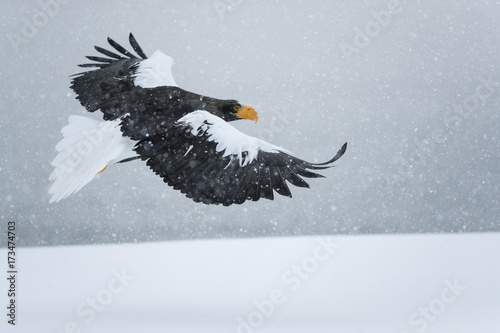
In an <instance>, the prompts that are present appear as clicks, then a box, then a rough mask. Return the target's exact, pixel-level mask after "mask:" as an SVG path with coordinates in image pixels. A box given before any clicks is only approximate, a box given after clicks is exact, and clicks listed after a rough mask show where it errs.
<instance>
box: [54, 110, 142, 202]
mask: <svg viewBox="0 0 500 333" xmlns="http://www.w3.org/2000/svg"><path fill="white" fill-rule="evenodd" d="M68 121H69V124H68V125H66V126H65V127H64V128H63V129H62V130H61V132H62V134H63V139H62V140H61V141H60V142H59V143H58V144H57V145H56V150H57V151H58V152H59V153H58V154H57V156H56V158H54V160H53V161H52V163H51V165H52V166H54V167H55V169H54V171H53V172H52V174H51V175H50V177H49V180H53V181H54V184H52V186H51V187H50V189H49V194H52V197H51V199H50V202H57V201H59V200H61V199H64V198H66V197H67V196H69V195H71V194H73V193H76V192H78V191H79V190H80V189H81V188H82V187H83V186H85V185H86V184H87V183H88V182H90V181H91V180H92V179H93V178H94V177H95V175H96V174H97V173H99V172H100V171H102V170H103V169H104V168H106V166H108V165H110V164H113V163H116V162H119V161H121V160H123V159H126V158H130V157H133V156H136V153H135V152H134V151H133V150H132V148H133V147H134V144H135V142H133V141H132V140H130V139H129V138H127V137H124V136H123V135H122V132H121V131H120V126H119V124H120V119H117V120H114V121H104V120H101V121H98V120H94V119H90V118H86V117H81V116H74V115H73V116H70V117H69V119H68Z"/></svg>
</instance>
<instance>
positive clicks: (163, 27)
mask: <svg viewBox="0 0 500 333" xmlns="http://www.w3.org/2000/svg"><path fill="white" fill-rule="evenodd" d="M63 2H64V3H63ZM1 15H2V20H1V21H0V27H1V32H2V33H1V36H2V39H1V43H2V45H1V48H0V56H1V58H2V64H3V65H2V67H1V70H0V82H1V83H0V109H1V113H0V131H1V133H2V140H1V143H0V152H1V154H0V159H1V163H0V196H1V201H0V217H1V220H2V221H5V222H6V221H8V220H15V221H17V223H18V232H19V234H20V240H19V245H24V246H34V245H52V244H54V245H57V244H75V243H103V242H134V241H147V240H163V239H179V238H207V237H247V236H270V235H275V236H282V235H302V234H336V233H344V234H353V233H393V232H466V231H492V230H495V231H499V230H500V208H499V207H500V204H499V185H500V156H499V135H500V121H499V109H500V67H499V59H500V24H499V17H500V5H499V4H498V3H497V2H494V1H480V2H470V1H443V2H436V1H430V0H429V1H400V2H397V1H387V0H383V1H350V2H345V1H322V2H319V1H318V2H312V1H241V0H238V1H236V0H231V1H230V0H220V1H213V0H206V1H196V2H191V1H189V2H188V1H183V2H181V1H175V2H174V1H170V2H168V1H148V2H141V4H140V5H139V4H137V3H136V2H127V1H107V2H105V3H104V2H94V1H92V2H91V1H86V2H77V1H67V0H65V1H62V0H59V1H43V0H42V1H40V2H35V1H25V2H11V1H9V2H5V3H4V4H3V8H2V14H1ZM129 32H133V33H134V35H135V37H136V39H137V40H138V42H139V43H140V45H141V46H142V48H143V49H144V51H145V52H146V54H151V53H152V52H154V51H155V50H156V49H159V50H161V51H163V52H164V53H166V54H169V55H170V56H172V57H173V58H174V62H175V64H174V67H173V75H174V77H175V80H176V82H177V83H178V84H179V86H180V87H182V88H184V89H187V90H190V91H193V92H197V93H200V94H203V95H208V96H213V97H218V98H228V99H229V98H231V99H237V100H239V101H240V102H242V103H243V104H248V105H251V106H253V107H254V108H255V109H256V110H257V111H258V112H259V122H258V124H254V123H253V122H250V121H247V122H243V121H242V122H239V123H238V124H237V127H238V128H239V129H240V130H242V131H244V132H246V133H247V134H251V135H255V136H258V137H260V138H261V139H264V140H267V141H270V142H272V143H274V144H277V145H279V146H282V147H284V148H286V149H288V150H290V151H292V152H294V153H295V154H296V156H298V157H300V158H303V159H306V160H310V161H316V162H323V161H325V160H327V159H329V158H330V157H331V156H333V154H335V152H336V151H337V150H338V149H339V148H340V147H341V145H342V144H343V143H344V142H349V147H348V150H347V153H346V154H345V155H344V156H343V157H342V158H341V159H340V160H339V161H338V162H337V167H336V168H333V169H329V170H325V171H324V172H323V174H324V175H325V176H326V178H325V179H313V180H310V181H309V184H310V186H311V189H300V188H292V192H293V198H292V199H290V198H286V197H276V198H275V200H274V201H268V200H261V201H259V202H246V203H245V204H243V205H241V206H239V205H234V206H231V207H219V206H206V205H203V204H199V203H194V202H193V201H191V200H190V199H187V198H185V197H184V196H183V195H182V194H180V193H179V192H178V191H174V190H172V189H171V188H169V187H168V186H167V185H166V184H164V183H163V181H162V179H160V178H159V177H157V176H156V175H155V174H154V173H153V172H151V171H150V170H149V168H148V167H147V166H146V165H145V163H143V162H140V161H134V162H130V163H126V164H120V165H114V166H113V167H111V168H108V169H107V170H106V171H105V172H104V173H102V174H100V175H99V176H98V177H97V178H96V179H94V180H93V181H92V182H91V183H90V184H88V185H87V186H86V187H85V188H84V189H83V190H82V191H80V192H79V193H78V194H76V195H73V196H71V197H69V198H67V199H65V200H63V201H61V202H59V203H56V204H50V205H49V203H48V202H49V198H50V197H49V195H48V193H47V190H48V188H49V187H50V182H49V181H48V177H49V175H50V173H51V171H52V169H51V166H50V162H51V160H52V159H53V158H54V157H55V154H56V152H55V149H54V147H55V145H56V144H57V142H58V141H59V140H60V139H61V133H60V129H61V128H62V127H64V126H65V125H66V123H67V118H68V116H69V115H71V114H77V115H88V116H90V117H94V118H96V119H98V118H99V117H101V115H100V114H98V113H95V114H87V113H86V112H85V110H84V108H83V107H82V106H80V104H79V103H78V101H76V100H75V94H74V93H73V92H72V91H71V90H70V88H69V82H70V78H69V76H70V75H72V74H75V73H77V72H79V71H80V70H81V69H80V68H78V67H77V66H76V65H77V64H80V63H84V62H85V61H86V59H85V58H84V56H85V55H97V54H96V52H95V51H94V49H93V46H94V45H99V46H102V47H108V45H107V42H106V38H107V37H108V36H110V37H112V38H113V39H115V40H116V41H117V42H119V43H122V44H124V45H127V43H128V39H127V37H128V34H129ZM127 46H128V45H127ZM0 244H2V245H3V244H5V240H4V239H1V240H0Z"/></svg>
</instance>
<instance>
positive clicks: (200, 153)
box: [49, 34, 347, 206]
mask: <svg viewBox="0 0 500 333" xmlns="http://www.w3.org/2000/svg"><path fill="white" fill-rule="evenodd" d="M129 41H130V45H131V46H132V48H133V49H134V51H135V52H136V53H137V55H134V54H132V53H131V52H129V51H127V50H126V49H125V48H123V47H122V46H121V45H119V44H118V43H116V42H115V41H113V40H112V39H111V38H108V42H109V44H110V45H111V46H112V47H113V48H114V49H115V50H116V51H117V52H115V51H113V52H111V51H109V50H106V49H103V48H101V47H98V46H96V47H95V49H96V50H97V51H98V52H99V53H101V54H103V55H105V56H107V57H102V56H99V57H96V56H87V58H88V59H89V60H91V61H94V62H93V63H89V64H83V65H79V66H80V67H86V68H92V69H91V70H89V71H86V72H83V73H79V74H75V75H73V79H72V81H71V88H72V89H73V90H74V91H75V93H76V98H77V99H78V100H79V101H80V103H81V104H82V105H83V106H84V107H85V109H86V110H87V111H89V112H95V111H97V110H100V111H101V112H102V113H103V118H104V121H97V120H94V119H90V118H86V117H81V116H74V115H73V116H70V117H69V124H68V125H67V126H65V127H64V128H63V129H62V131H61V132H62V134H63V139H62V140H61V141H60V142H59V143H58V144H57V145H56V150H57V151H58V155H57V156H56V157H55V159H54V161H53V162H52V163H51V164H52V166H54V167H55V169H54V171H53V172H52V174H51V175H50V178H49V179H50V180H53V181H54V183H53V184H52V186H51V188H50V189H49V194H52V197H51V199H50V202H57V201H59V200H61V199H64V198H66V197H67V196H69V195H71V194H73V193H76V192H77V191H79V190H80V189H81V188H82V187H83V186H84V185H85V184H87V183H88V182H90V181H91V180H92V179H93V178H94V177H95V175H96V174H98V173H100V172H102V171H104V169H106V167H107V166H109V165H111V164H113V163H122V162H128V161H132V160H135V159H141V160H143V161H146V164H147V165H148V166H149V167H150V168H151V169H152V170H153V171H154V172H155V173H156V174H157V175H158V176H160V177H162V178H163V181H164V182H165V183H167V184H168V185H169V186H172V187H173V188H174V189H175V190H180V191H181V192H182V193H184V194H185V195H186V196H187V197H188V198H191V199H193V200H194V201H196V202H203V203H205V204H222V205H224V206H229V205H231V204H242V203H243V202H245V200H253V201H257V200H259V199H260V198H266V199H270V200H273V198H274V194H273V191H276V193H278V194H281V195H284V196H288V197H291V196H292V194H291V192H290V189H289V188H288V185H287V182H289V183H290V184H293V185H295V186H299V187H309V185H308V184H307V183H306V182H305V181H304V180H303V179H302V178H301V177H307V178H318V177H323V176H322V175H320V174H317V173H314V172H312V171H310V170H321V169H326V168H330V167H332V163H333V162H335V161H336V160H338V159H339V158H340V157H341V156H342V155H343V154H344V152H345V151H346V147H347V143H346V144H344V145H343V146H342V148H341V149H340V150H339V151H338V152H337V154H336V155H335V156H334V157H333V158H332V159H331V160H329V161H327V162H325V163H309V162H306V161H303V160H301V159H299V158H297V157H294V156H292V155H291V154H290V152H288V151H287V150H285V149H283V148H280V147H278V146H275V145H272V144H270V143H267V142H264V141H262V140H259V139H257V138H255V137H251V136H248V135H245V134H243V133H242V132H240V131H238V130H237V129H235V128H234V127H233V126H231V125H230V124H229V123H228V122H230V121H234V120H238V119H249V120H253V121H255V122H257V120H258V116H257V112H256V111H255V110H254V109H253V108H252V107H249V106H246V105H242V104H241V103H239V102H238V101H236V100H224V99H217V98H213V97H207V96H202V95H198V94H195V93H192V92H189V91H186V90H184V89H182V88H179V87H178V86H177V84H176V83H175V81H174V78H173V76H172V72H171V67H172V64H173V60H172V58H170V57H169V56H167V55H166V54H164V53H162V52H160V51H156V52H154V53H153V54H152V55H151V56H150V57H149V58H148V57H147V56H146V54H145V53H144V52H143V50H142V49H141V47H140V46H139V44H138V43H137V41H136V39H135V38H134V36H133V35H132V34H130V36H129Z"/></svg>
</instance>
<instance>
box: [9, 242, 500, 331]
mask: <svg viewBox="0 0 500 333" xmlns="http://www.w3.org/2000/svg"><path fill="white" fill-rule="evenodd" d="M498 253H500V234H498V233H491V234H454V235H450V234H434V235H390V236H387V235H384V236H317V237H313V236H312V237H296V238H267V239H239V240H204V241H177V242H163V243H140V244H126V245H105V246H72V247H47V248H19V249H18V254H17V258H18V261H17V263H18V271H19V273H18V287H17V288H18V299H17V304H18V308H17V311H18V322H17V325H16V327H12V326H10V325H7V323H6V319H5V315H4V316H2V317H4V319H3V320H2V321H1V323H0V331H1V332H37V333H45V332H52V333H55V332H58V333H59V332H93V333H100V332H103V333H104V332H105V333H124V332H148V333H155V332H161V333H165V332H174V333H182V332H189V333H191V332H200V333H201V332H202V333H211V332H214V333H222V332H283V333H284V332H286V333H295V332H297V333H298V332H301V333H302V332H314V333H323V332H324V333H327V332H328V333H332V332H342V333H351V332H352V333H360V332H364V333H375V332H380V333H391V332H394V333H403V332H406V333H413V332H428V333H433V332H434V333H446V332H450V333H462V332H463V333H465V332H467V333H477V332H480V333H489V332H492V333H493V332H495V333H497V332H500V317H499V316H498V310H499V309H500V284H499V281H500V267H499V265H498V263H499V260H498ZM6 256H7V253H6V249H1V250H0V257H2V258H5V257H6ZM1 281H2V282H0V287H1V290H2V291H5V290H7V282H6V279H5V278H4V279H2V280H1ZM2 295H3V296H2V297H3V304H6V293H4V292H2ZM4 312H5V308H4Z"/></svg>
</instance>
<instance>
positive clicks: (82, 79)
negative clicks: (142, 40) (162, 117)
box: [71, 34, 177, 120]
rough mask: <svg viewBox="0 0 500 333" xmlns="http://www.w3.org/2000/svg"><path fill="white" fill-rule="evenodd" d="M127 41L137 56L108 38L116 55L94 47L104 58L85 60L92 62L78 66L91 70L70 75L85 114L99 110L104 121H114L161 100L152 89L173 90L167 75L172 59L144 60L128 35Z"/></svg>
mask: <svg viewBox="0 0 500 333" xmlns="http://www.w3.org/2000/svg"><path fill="white" fill-rule="evenodd" d="M129 41H130V45H131V46H132V48H133V49H134V51H135V52H136V53H137V56H136V55H134V54H133V53H131V52H129V51H128V50H126V49H125V48H124V47H122V46H121V45H120V44H118V43H116V42H115V41H114V40H112V39H111V38H109V37H108V42H109V44H110V45H111V46H112V47H113V48H114V49H115V50H116V51H114V52H112V51H109V50H106V49H103V48H101V47H98V46H96V47H95V49H96V50H97V51H98V52H99V53H101V54H103V55H105V56H107V57H108V58H105V57H100V56H99V57H96V56H87V58H88V59H89V60H92V61H94V62H93V63H88V64H82V65H79V66H80V67H85V68H93V69H92V70H89V71H86V72H82V73H78V74H75V75H73V77H74V78H73V80H72V81H71V88H72V89H73V90H74V91H75V93H76V94H77V97H76V98H77V99H78V100H79V101H80V103H81V104H82V105H83V106H84V107H85V108H86V109H87V111H89V112H94V111H97V110H99V109H100V110H101V111H102V112H103V113H104V119H105V120H114V119H116V118H119V117H122V116H123V115H125V114H126V113H130V112H131V111H137V112H140V111H141V110H144V108H146V107H147V106H146V105H145V104H155V98H157V97H158V96H160V95H164V96H165V94H158V93H157V92H156V91H154V90H155V88H158V87H160V88H162V89H163V90H165V89H167V90H168V87H177V84H176V83H175V81H174V79H173V76H172V72H171V68H172V64H173V60H172V58H170V57H169V56H167V55H166V54H164V53H162V52H160V51H156V52H154V53H153V54H152V55H151V57H149V58H148V57H147V56H146V54H145V53H144V51H143V50H142V48H141V47H140V46H139V44H138V43H137V41H136V39H135V38H134V36H133V35H132V34H130V35H129ZM150 90H151V91H150ZM164 92H165V91H164ZM149 96H150V97H149ZM148 97H149V98H148Z"/></svg>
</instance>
